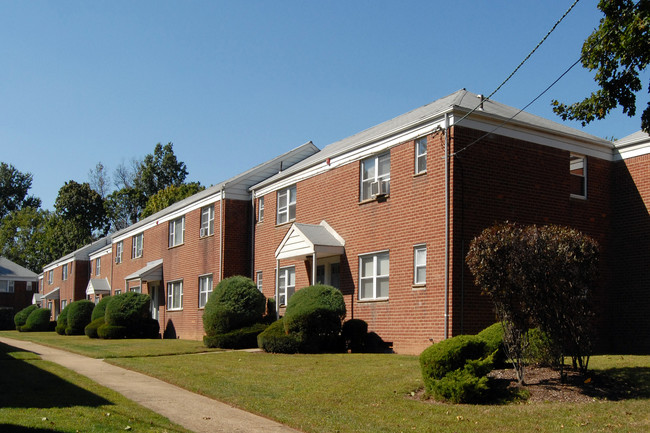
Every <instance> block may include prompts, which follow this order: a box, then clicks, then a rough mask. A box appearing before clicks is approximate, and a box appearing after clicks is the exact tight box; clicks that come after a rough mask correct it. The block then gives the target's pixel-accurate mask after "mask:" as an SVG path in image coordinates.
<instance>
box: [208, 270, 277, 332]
mask: <svg viewBox="0 0 650 433" xmlns="http://www.w3.org/2000/svg"><path fill="white" fill-rule="evenodd" d="M265 307H266V298H265V297H264V295H263V294H262V293H261V292H260V291H259V290H257V287H256V285H255V283H254V282H253V280H251V279H250V278H247V277H242V276H234V277H229V278H225V279H223V280H221V282H219V284H218V285H217V287H215V289H214V292H212V295H210V297H209V298H208V302H207V303H206V304H205V310H204V311H203V329H204V330H205V333H206V335H209V336H214V335H218V334H225V333H227V332H230V331H232V330H235V329H239V328H243V327H247V326H251V325H253V324H254V323H259V322H261V321H262V317H263V315H264V310H265Z"/></svg>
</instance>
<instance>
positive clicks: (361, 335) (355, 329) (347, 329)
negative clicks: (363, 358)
mask: <svg viewBox="0 0 650 433" xmlns="http://www.w3.org/2000/svg"><path fill="white" fill-rule="evenodd" d="M367 335H368V324H367V323H366V322H365V321H363V320H361V319H350V320H348V321H346V322H344V323H343V326H342V327H341V338H342V339H343V341H344V342H345V348H346V349H347V350H349V351H350V352H352V353H362V352H365V350H366V347H365V346H366V344H365V343H366V337H367Z"/></svg>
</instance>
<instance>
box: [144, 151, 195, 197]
mask: <svg viewBox="0 0 650 433" xmlns="http://www.w3.org/2000/svg"><path fill="white" fill-rule="evenodd" d="M173 146H174V145H173V144H172V143H167V144H166V145H164V146H163V145H162V144H160V143H158V144H156V147H155V148H154V152H153V154H148V155H147V156H145V157H144V160H143V161H142V167H141V170H140V172H139V173H138V176H137V177H136V179H135V187H136V188H138V189H140V190H141V191H142V192H143V193H144V195H145V196H146V197H147V199H148V198H149V197H151V196H152V195H154V194H155V193H157V192H158V191H160V190H163V189H165V188H167V187H168V186H171V185H175V186H179V185H181V184H182V183H183V182H185V178H186V177H187V167H186V166H185V163H184V162H182V161H178V159H177V158H176V155H174V149H173Z"/></svg>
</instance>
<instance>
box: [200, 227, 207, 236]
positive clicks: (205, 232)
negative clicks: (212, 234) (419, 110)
mask: <svg viewBox="0 0 650 433" xmlns="http://www.w3.org/2000/svg"><path fill="white" fill-rule="evenodd" d="M207 235H208V229H206V228H205V227H202V228H201V230H199V236H201V237H204V236H207Z"/></svg>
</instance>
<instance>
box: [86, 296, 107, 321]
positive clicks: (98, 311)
mask: <svg viewBox="0 0 650 433" xmlns="http://www.w3.org/2000/svg"><path fill="white" fill-rule="evenodd" d="M110 300H111V297H110V296H104V297H103V298H102V299H100V300H99V302H98V303H97V304H96V305H95V308H94V309H93V314H92V315H91V316H90V321H91V322H92V321H94V320H97V319H99V318H100V317H102V318H103V317H104V314H105V313H106V306H107V305H108V301H110Z"/></svg>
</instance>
